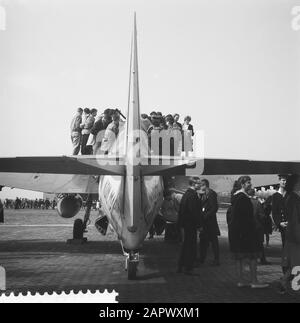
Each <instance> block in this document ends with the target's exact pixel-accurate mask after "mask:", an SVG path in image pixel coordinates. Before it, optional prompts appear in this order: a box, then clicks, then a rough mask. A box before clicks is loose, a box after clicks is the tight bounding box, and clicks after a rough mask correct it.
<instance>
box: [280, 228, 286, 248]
mask: <svg viewBox="0 0 300 323" xmlns="http://www.w3.org/2000/svg"><path fill="white" fill-rule="evenodd" d="M280 234H281V242H282V247H283V248H284V246H285V229H281V230H280Z"/></svg>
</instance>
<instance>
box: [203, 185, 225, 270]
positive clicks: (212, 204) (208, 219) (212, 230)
mask: <svg viewBox="0 0 300 323" xmlns="http://www.w3.org/2000/svg"><path fill="white" fill-rule="evenodd" d="M200 192H201V193H202V194H201V209H202V217H203V227H202V229H201V230H200V234H199V238H200V263H202V264H203V263H204V262H205V260H206V256H207V250H208V247H209V245H211V246H212V250H213V254H214V260H213V262H212V266H220V251H219V240H218V236H220V235H221V233H220V229H219V225H218V221H217V211H218V208H219V206H218V197H217V193H216V192H215V191H214V190H212V189H211V188H210V187H209V181H208V180H207V179H202V180H201V182H200Z"/></svg>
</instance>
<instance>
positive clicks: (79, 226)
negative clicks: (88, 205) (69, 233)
mask: <svg viewBox="0 0 300 323" xmlns="http://www.w3.org/2000/svg"><path fill="white" fill-rule="evenodd" d="M83 233H84V225H83V221H82V220H81V219H76V220H75V221H74V225H73V239H74V240H82V239H83Z"/></svg>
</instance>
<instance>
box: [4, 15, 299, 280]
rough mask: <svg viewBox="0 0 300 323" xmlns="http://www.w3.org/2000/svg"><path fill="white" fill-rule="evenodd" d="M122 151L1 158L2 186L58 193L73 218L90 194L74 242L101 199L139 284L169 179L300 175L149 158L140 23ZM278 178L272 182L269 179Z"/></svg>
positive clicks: (223, 162) (264, 164) (268, 165)
mask: <svg viewBox="0 0 300 323" xmlns="http://www.w3.org/2000/svg"><path fill="white" fill-rule="evenodd" d="M118 138H120V140H121V141H122V145H121V146H122V151H118V153H117V154H116V155H115V154H114V152H115V150H113V149H112V150H111V151H110V153H108V154H107V155H87V156H59V157H14V158H0V185H1V186H2V187H14V188H21V189H26V190H32V191H40V192H47V193H55V194H61V195H59V197H60V199H59V202H58V206H57V209H58V212H59V214H60V215H61V216H62V217H65V218H72V217H74V216H75V215H76V214H77V213H78V212H79V210H80V207H81V205H82V198H81V196H83V195H85V196H87V208H86V212H85V216H84V219H83V220H82V219H76V220H75V222H74V227H73V238H75V239H80V238H83V234H84V232H85V230H86V228H87V223H88V221H89V215H90V210H91V201H92V199H93V197H94V196H99V200H100V202H101V212H102V214H103V215H104V216H103V218H106V219H107V221H108V223H109V224H110V225H111V226H112V228H113V229H114V231H115V232H116V233H117V236H118V239H119V240H120V242H121V245H122V248H123V251H124V255H125V256H126V262H125V268H126V269H127V273H128V274H127V275H128V279H135V278H136V275H137V266H138V262H139V252H140V250H141V247H142V244H143V241H144V240H145V238H146V236H147V234H148V232H149V229H150V227H151V225H152V223H153V221H154V218H155V216H156V215H157V214H158V212H159V210H160V208H161V205H162V203H163V195H164V189H165V187H164V178H166V177H170V176H171V177H172V176H173V177H174V176H175V178H177V179H178V178H180V177H182V176H183V177H184V178H187V177H188V176H200V175H205V176H208V177H211V178H212V179H213V180H214V181H215V182H218V178H219V179H220V178H221V182H222V181H223V182H226V181H228V180H229V179H230V178H232V176H233V175H240V174H249V175H253V174H254V175H258V176H257V178H258V184H257V186H262V185H263V181H264V180H265V177H264V178H263V177H260V176H261V175H264V176H265V175H266V174H269V175H271V177H270V178H269V179H268V181H269V183H266V184H274V181H276V180H275V179H274V176H275V175H274V174H281V173H283V174H291V173H293V174H300V162H297V161H259V160H256V161H255V160H235V159H213V158H204V157H203V156H202V157H197V156H151V157H150V159H149V156H147V155H145V154H143V153H142V151H143V134H142V131H141V118H140V100H139V73H138V53H137V24H136V14H134V27H133V34H132V40H131V57H130V78H129V95H128V111H127V115H126V125H125V127H124V129H123V133H122V134H121V133H120V135H119V136H118ZM272 175H273V177H272Z"/></svg>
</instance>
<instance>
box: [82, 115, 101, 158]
mask: <svg viewBox="0 0 300 323" xmlns="http://www.w3.org/2000/svg"><path fill="white" fill-rule="evenodd" d="M96 115H97V109H92V110H91V111H90V114H89V115H87V117H86V119H85V122H84V123H83V124H82V141H81V155H90V154H91V153H92V151H90V150H89V149H88V148H87V142H88V139H89V136H90V133H91V130H92V128H93V125H94V122H95V117H96Z"/></svg>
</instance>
